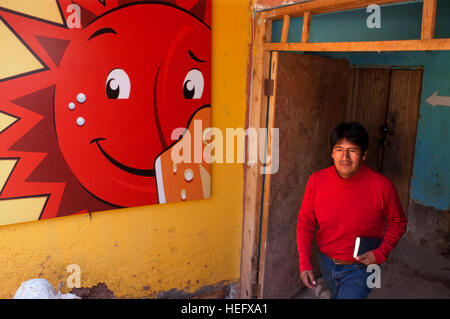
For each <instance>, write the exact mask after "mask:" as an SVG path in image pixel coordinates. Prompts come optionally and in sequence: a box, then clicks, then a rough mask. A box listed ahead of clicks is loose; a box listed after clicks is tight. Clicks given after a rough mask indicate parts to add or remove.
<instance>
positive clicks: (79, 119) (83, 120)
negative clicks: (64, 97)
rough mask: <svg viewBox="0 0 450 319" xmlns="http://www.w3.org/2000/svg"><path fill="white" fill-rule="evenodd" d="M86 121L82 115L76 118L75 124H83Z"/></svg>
mask: <svg viewBox="0 0 450 319" xmlns="http://www.w3.org/2000/svg"><path fill="white" fill-rule="evenodd" d="M85 123H86V120H85V119H84V118H83V117H79V118H77V125H78V126H83V125H84V124H85Z"/></svg>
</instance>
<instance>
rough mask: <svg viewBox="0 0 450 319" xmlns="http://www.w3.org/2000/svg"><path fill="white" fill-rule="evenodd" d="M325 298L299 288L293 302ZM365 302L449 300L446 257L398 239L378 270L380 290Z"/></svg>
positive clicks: (449, 266)
mask: <svg viewBox="0 0 450 319" xmlns="http://www.w3.org/2000/svg"><path fill="white" fill-rule="evenodd" d="M322 285H323V283H322ZM328 296H329V294H328V293H327V291H326V290H325V289H322V290H320V288H319V289H317V290H316V291H312V290H310V289H307V288H302V289H301V290H300V291H299V293H298V294H297V295H296V296H294V297H293V298H294V299H319V298H320V299H327V297H328ZM369 299H450V256H449V255H445V256H438V255H435V254H433V253H431V252H430V250H429V249H427V248H424V247H420V246H418V245H416V244H414V243H412V242H411V241H409V240H408V239H406V238H405V237H404V238H402V239H401V240H400V242H399V243H398V245H397V247H396V248H395V249H394V250H393V251H392V253H391V254H390V256H389V259H388V260H387V261H386V262H384V263H383V264H382V266H381V288H375V289H373V291H372V292H371V294H370V295H369Z"/></svg>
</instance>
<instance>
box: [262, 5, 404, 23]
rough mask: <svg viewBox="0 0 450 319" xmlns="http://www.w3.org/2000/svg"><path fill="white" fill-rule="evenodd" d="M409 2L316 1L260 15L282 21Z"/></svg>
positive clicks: (264, 12) (276, 9)
mask: <svg viewBox="0 0 450 319" xmlns="http://www.w3.org/2000/svg"><path fill="white" fill-rule="evenodd" d="M408 1H411V0H314V1H310V2H301V3H296V4H293V5H288V6H284V7H280V8H274V9H271V10H266V11H261V12H259V13H260V14H261V15H262V17H263V18H267V19H281V18H282V17H283V16H284V15H290V16H291V17H299V16H302V15H303V14H304V13H305V12H311V14H323V13H331V12H337V11H345V10H352V9H360V8H366V7H367V6H369V5H371V4H373V3H376V4H378V5H383V4H391V3H401V2H408Z"/></svg>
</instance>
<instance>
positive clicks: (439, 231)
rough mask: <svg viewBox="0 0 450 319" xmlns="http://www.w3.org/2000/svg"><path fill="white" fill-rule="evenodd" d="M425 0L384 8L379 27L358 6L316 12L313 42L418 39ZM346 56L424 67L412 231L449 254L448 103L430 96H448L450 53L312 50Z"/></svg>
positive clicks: (446, 21) (442, 30) (444, 7)
mask: <svg viewBox="0 0 450 319" xmlns="http://www.w3.org/2000/svg"><path fill="white" fill-rule="evenodd" d="M421 11H422V4H421V3H412V4H405V5H393V6H385V7H382V8H381V28H379V29H376V28H374V29H369V28H368V27H367V24H366V20H367V18H368V17H369V15H370V13H367V12H366V10H354V11H349V12H344V13H338V14H326V15H320V16H313V17H312V21H311V35H310V37H311V38H310V41H311V42H328V41H329V42H336V41H375V40H406V39H420V31H421V16H422V14H421ZM436 21H437V22H436V38H450V2H449V1H445V0H439V1H438V13H437V19H436ZM301 26H302V19H301V18H297V19H293V21H291V26H290V32H289V40H288V41H289V42H299V41H300V35H301V28H302V27H301ZM281 28H282V22H281V21H277V22H276V23H274V32H273V39H272V41H273V42H279V41H280V39H281ZM313 54H317V55H321V56H326V57H331V58H347V59H349V60H350V63H351V64H355V65H395V66H423V67H424V74H423V87H422V97H421V102H420V118H419V123H418V132H417V140H416V150H415V157H414V169H413V177H412V180H411V190H410V195H411V202H410V207H409V214H408V216H409V225H408V234H409V236H410V237H411V238H412V239H414V240H416V241H417V242H419V243H421V244H422V245H423V246H426V247H428V248H430V249H433V250H434V251H435V252H436V253H450V249H449V242H450V231H449V219H450V217H449V209H450V164H449V163H450V149H449V147H448V146H449V145H450V133H449V127H450V107H448V106H432V105H430V104H429V103H427V101H426V100H427V99H428V98H429V97H430V96H432V95H433V94H434V93H435V92H436V91H438V92H439V96H450V52H449V51H438V52H397V53H323V54H322V53H313Z"/></svg>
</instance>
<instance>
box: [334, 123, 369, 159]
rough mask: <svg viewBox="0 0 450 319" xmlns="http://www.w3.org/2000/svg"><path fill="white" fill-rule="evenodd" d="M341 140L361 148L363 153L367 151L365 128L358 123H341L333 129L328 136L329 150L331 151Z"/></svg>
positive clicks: (367, 136) (367, 135)
mask: <svg viewBox="0 0 450 319" xmlns="http://www.w3.org/2000/svg"><path fill="white" fill-rule="evenodd" d="M342 139H346V140H347V141H349V142H351V143H352V144H355V145H358V146H359V147H361V150H362V152H363V153H364V152H365V151H366V150H367V147H368V145H369V133H367V130H366V129H365V127H364V126H363V125H362V124H361V123H358V122H350V123H345V122H342V123H339V124H338V125H336V126H335V127H334V128H333V131H331V134H330V145H331V150H333V147H334V146H335V145H336V144H337V143H338V142H339V141H340V140H342Z"/></svg>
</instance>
